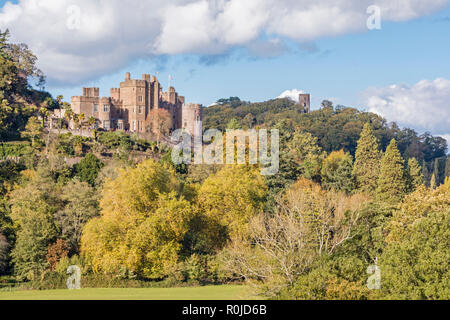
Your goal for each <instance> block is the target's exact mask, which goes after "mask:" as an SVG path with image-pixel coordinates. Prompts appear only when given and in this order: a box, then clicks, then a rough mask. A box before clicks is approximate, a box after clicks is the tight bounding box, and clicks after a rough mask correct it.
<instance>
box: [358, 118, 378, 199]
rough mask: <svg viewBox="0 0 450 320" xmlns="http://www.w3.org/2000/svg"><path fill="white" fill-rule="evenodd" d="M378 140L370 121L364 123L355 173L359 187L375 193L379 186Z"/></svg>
mask: <svg viewBox="0 0 450 320" xmlns="http://www.w3.org/2000/svg"><path fill="white" fill-rule="evenodd" d="M378 148H379V146H378V141H377V138H376V137H375V136H374V134H373V130H372V127H371V125H370V124H369V123H366V124H365V125H364V129H363V131H362V132H361V136H360V138H359V140H358V147H357V149H356V154H355V163H354V165H353V175H354V176H355V178H356V184H357V188H358V189H359V190H360V191H362V192H364V193H368V194H372V193H374V191H375V189H376V187H377V181H378V174H379V166H380V152H379V150H378Z"/></svg>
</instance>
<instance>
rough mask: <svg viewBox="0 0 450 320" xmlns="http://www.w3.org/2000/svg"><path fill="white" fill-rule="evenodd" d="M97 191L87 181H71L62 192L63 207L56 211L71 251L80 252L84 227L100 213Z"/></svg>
mask: <svg viewBox="0 0 450 320" xmlns="http://www.w3.org/2000/svg"><path fill="white" fill-rule="evenodd" d="M97 198H98V196H97V195H96V191H95V190H94V189H93V188H92V187H91V186H90V185H89V184H87V183H86V182H81V181H78V180H74V181H71V182H69V183H67V185H65V186H64V188H63V189H62V192H61V200H62V201H63V202H64V205H63V207H62V208H61V209H60V210H58V211H57V212H56V213H55V220H56V222H57V224H58V226H59V228H60V230H61V236H62V237H63V239H64V240H65V241H66V242H67V247H68V249H69V250H70V252H72V253H74V252H78V250H79V242H80V240H81V234H82V232H83V227H84V226H85V225H86V223H87V222H88V221H89V220H91V219H92V218H94V217H97V216H98V214H99V212H98V211H99V209H98V202H97Z"/></svg>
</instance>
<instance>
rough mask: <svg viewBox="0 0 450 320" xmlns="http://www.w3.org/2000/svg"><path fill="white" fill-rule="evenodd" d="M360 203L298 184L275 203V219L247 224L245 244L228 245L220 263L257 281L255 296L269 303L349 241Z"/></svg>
mask: <svg viewBox="0 0 450 320" xmlns="http://www.w3.org/2000/svg"><path fill="white" fill-rule="evenodd" d="M365 201H366V197H364V196H361V195H355V196H352V197H348V196H345V195H344V194H338V193H335V192H328V191H326V190H323V189H322V188H321V187H320V186H319V185H318V184H316V183H314V182H312V181H308V180H305V179H300V180H299V181H298V182H297V183H296V184H295V185H294V186H292V187H291V188H290V189H289V190H287V192H286V194H285V195H284V196H283V197H281V198H280V199H279V201H278V206H277V210H276V212H275V213H270V214H259V215H257V216H256V217H254V218H253V219H252V221H251V223H250V225H249V235H250V236H249V237H248V238H247V239H237V240H235V241H233V242H231V243H230V244H229V246H228V247H227V248H226V249H225V251H224V253H223V255H224V258H223V260H224V261H223V263H224V265H225V266H226V268H227V269H228V270H230V271H231V272H233V273H234V274H236V275H237V276H239V277H243V278H245V279H247V280H253V281H258V282H257V284H258V289H259V293H260V294H261V293H262V294H264V295H266V296H269V297H274V296H276V295H278V294H279V293H280V292H281V291H282V290H283V289H285V288H286V287H289V286H292V285H293V284H294V282H296V281H297V278H298V277H299V276H300V275H302V274H304V273H306V272H308V271H309V270H310V268H311V267H312V264H313V262H314V261H315V260H316V259H318V258H320V257H325V256H328V255H331V254H333V253H334V252H335V251H336V250H337V249H338V248H339V247H340V246H342V245H343V244H344V243H345V242H346V241H348V240H349V239H351V237H352V230H353V228H354V227H355V224H356V222H357V220H358V210H359V209H360V208H361V207H362V206H363V205H364V203H365Z"/></svg>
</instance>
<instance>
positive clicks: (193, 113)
mask: <svg viewBox="0 0 450 320" xmlns="http://www.w3.org/2000/svg"><path fill="white" fill-rule="evenodd" d="M181 113H182V128H183V129H185V130H186V131H187V132H189V133H190V134H191V135H193V134H194V133H196V134H198V132H195V129H196V122H200V121H202V115H203V106H202V105H201V104H194V103H188V104H184V105H183V107H182V111H181ZM200 134H201V133H200Z"/></svg>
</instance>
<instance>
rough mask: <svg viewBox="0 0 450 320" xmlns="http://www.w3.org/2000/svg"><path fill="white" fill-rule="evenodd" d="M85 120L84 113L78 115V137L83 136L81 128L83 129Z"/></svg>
mask: <svg viewBox="0 0 450 320" xmlns="http://www.w3.org/2000/svg"><path fill="white" fill-rule="evenodd" d="M85 119H86V115H85V114H84V113H80V114H79V115H78V120H79V124H78V126H79V128H80V135H81V136H83V127H84V120H85Z"/></svg>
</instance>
